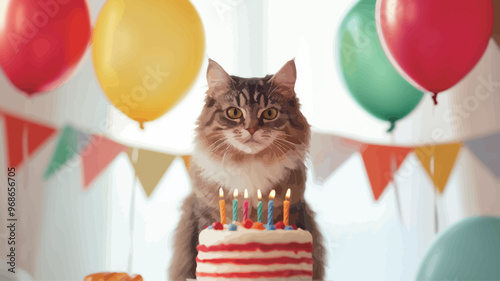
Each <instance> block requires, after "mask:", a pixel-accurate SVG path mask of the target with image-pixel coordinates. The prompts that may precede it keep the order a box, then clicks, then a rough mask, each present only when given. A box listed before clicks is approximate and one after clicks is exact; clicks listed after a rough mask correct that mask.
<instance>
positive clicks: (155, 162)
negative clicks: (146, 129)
mask: <svg viewBox="0 0 500 281" xmlns="http://www.w3.org/2000/svg"><path fill="white" fill-rule="evenodd" d="M133 150H134V148H129V149H127V155H128V157H129V159H130V162H131V163H132V166H133V167H134V170H135V175H136V176H137V177H138V178H139V181H140V182H141V184H142V188H143V189H144V192H146V195H147V196H148V197H149V196H150V195H151V193H153V191H154V190H155V188H156V186H157V185H158V183H159V182H160V180H161V178H162V177H163V175H164V174H165V172H166V171H167V170H168V168H169V167H170V164H172V161H174V159H175V156H174V155H169V154H164V153H161V152H154V151H150V150H144V149H139V151H138V152H139V153H138V155H137V162H136V163H134V161H133V157H132V153H133Z"/></svg>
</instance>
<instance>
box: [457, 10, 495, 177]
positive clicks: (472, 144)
mask: <svg viewBox="0 0 500 281" xmlns="http://www.w3.org/2000/svg"><path fill="white" fill-rule="evenodd" d="M499 6H500V5H499ZM465 145H466V146H467V147H468V148H469V150H470V151H471V152H472V153H474V155H476V157H477V158H478V159H479V160H481V162H483V164H484V165H486V166H487V167H488V168H489V169H490V171H491V172H493V174H494V175H495V176H496V177H497V178H498V177H500V133H498V134H495V135H491V136H487V137H484V138H479V139H475V140H471V141H468V142H466V143H465Z"/></svg>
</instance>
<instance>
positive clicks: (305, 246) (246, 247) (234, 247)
mask: <svg viewBox="0 0 500 281" xmlns="http://www.w3.org/2000/svg"><path fill="white" fill-rule="evenodd" d="M196 249H198V251H200V252H220V251H228V252H232V251H257V250H260V251H262V252H269V251H292V252H295V253H297V252H300V251H304V252H312V250H313V246H312V243H296V242H292V243H284V244H280V243H274V244H262V243H247V244H219V245H213V246H209V247H207V246H205V245H198V246H196Z"/></svg>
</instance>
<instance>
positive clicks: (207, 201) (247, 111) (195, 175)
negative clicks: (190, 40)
mask: <svg viewBox="0 0 500 281" xmlns="http://www.w3.org/2000/svg"><path fill="white" fill-rule="evenodd" d="M296 76H297V75H296V68H295V62H294V60H291V61H289V62H287V63H286V64H285V65H284V66H283V67H282V68H281V69H280V70H279V71H278V72H277V73H276V74H275V75H267V76H266V77H264V78H242V77H237V76H230V75H229V74H227V72H226V71H225V70H224V69H223V68H222V67H221V66H220V65H219V64H218V63H216V62H215V61H213V60H211V59H209V64H208V70H207V80H208V91H207V94H206V98H205V105H204V107H203V110H202V112H201V115H200V117H199V118H198V121H197V128H196V137H195V149H194V152H193V155H192V162H191V168H190V172H189V173H190V177H191V183H192V186H193V190H192V192H191V194H190V195H188V197H187V198H186V200H185V202H184V204H183V206H182V208H181V211H182V216H181V219H180V222H179V225H178V227H177V229H176V233H175V238H174V254H173V258H172V263H171V265H170V268H169V270H168V280H171V281H180V280H182V281H184V280H186V278H196V276H195V270H196V262H195V259H196V255H197V250H196V245H197V244H198V235H199V233H200V232H201V231H202V230H203V229H204V228H205V227H207V226H208V225H210V224H212V223H213V222H216V221H220V213H219V209H218V208H219V204H218V201H219V189H220V188H222V189H223V191H224V199H225V201H226V209H227V214H231V209H230V208H231V201H232V199H233V191H234V190H235V189H238V190H239V192H240V194H241V192H242V191H243V190H244V189H247V190H248V194H249V198H248V201H249V203H250V207H249V212H248V218H250V219H251V220H252V221H256V220H257V217H256V216H257V215H256V206H257V202H258V198H257V190H258V189H260V190H261V192H262V195H263V197H264V198H263V202H267V197H266V196H268V195H269V193H270V191H271V190H272V189H275V190H276V198H275V199H274V210H275V216H274V219H275V222H277V221H280V220H282V219H283V215H282V210H283V207H282V205H283V200H284V198H285V193H286V190H287V189H288V188H290V189H291V199H290V201H291V206H290V216H289V217H290V218H289V220H290V224H295V225H297V226H298V227H300V228H303V229H306V230H308V231H310V232H311V234H312V236H313V248H314V251H313V261H314V270H313V271H314V276H313V279H314V280H322V279H323V277H324V272H325V269H324V262H325V247H324V245H323V237H322V235H321V233H320V231H319V229H318V226H317V224H316V222H315V221H314V212H313V211H312V210H311V209H310V207H309V205H308V204H307V203H306V202H305V199H304V189H305V181H306V167H305V164H304V162H305V161H306V157H307V155H308V149H309V139H310V125H309V124H308V123H307V120H306V118H305V117H304V116H303V115H302V113H301V112H300V104H299V101H298V99H297V97H296V94H295V90H294V88H295V80H296ZM239 199H242V197H239ZM241 209H242V208H240V210H239V213H240V214H239V218H240V220H241V217H242V214H241V213H242V210H241ZM227 221H228V222H229V221H231V219H230V217H228V218H227ZM264 222H265V220H264Z"/></svg>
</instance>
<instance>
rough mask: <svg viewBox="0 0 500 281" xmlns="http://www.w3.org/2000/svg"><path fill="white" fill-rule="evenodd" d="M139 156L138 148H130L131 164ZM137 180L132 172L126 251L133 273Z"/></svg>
mask: <svg viewBox="0 0 500 281" xmlns="http://www.w3.org/2000/svg"><path fill="white" fill-rule="evenodd" d="M138 158H139V149H138V148H136V147H135V148H133V149H132V165H137V160H138ZM138 181H139V177H138V176H137V173H134V181H133V182H134V183H133V184H132V194H131V197H130V218H129V227H130V228H129V230H130V250H129V253H128V265H127V268H128V273H129V274H133V271H132V260H133V256H134V221H135V186H136V185H137V182H138Z"/></svg>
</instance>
